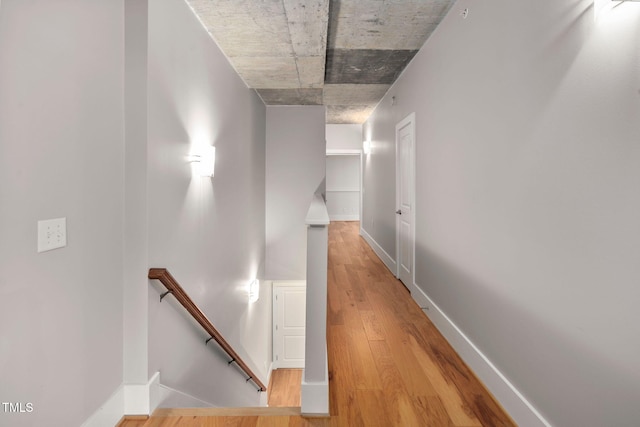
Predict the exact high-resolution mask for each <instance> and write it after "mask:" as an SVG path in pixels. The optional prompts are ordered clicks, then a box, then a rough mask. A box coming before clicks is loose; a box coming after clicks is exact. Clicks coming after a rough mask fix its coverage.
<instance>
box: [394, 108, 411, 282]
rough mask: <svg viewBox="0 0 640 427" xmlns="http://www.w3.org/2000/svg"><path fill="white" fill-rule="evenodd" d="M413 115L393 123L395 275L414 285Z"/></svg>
mask: <svg viewBox="0 0 640 427" xmlns="http://www.w3.org/2000/svg"><path fill="white" fill-rule="evenodd" d="M414 144H415V115H414V114H411V115H409V116H408V117H407V118H406V119H404V120H402V121H401V122H400V123H398V124H397V125H396V200H397V205H396V206H397V210H396V217H397V221H396V224H397V226H396V243H397V265H398V277H399V278H400V280H401V281H402V283H404V284H405V285H406V286H407V287H408V288H409V289H411V287H412V286H413V267H414V265H413V260H414V253H413V251H414V232H413V223H414V198H415V197H414V170H413V165H414Z"/></svg>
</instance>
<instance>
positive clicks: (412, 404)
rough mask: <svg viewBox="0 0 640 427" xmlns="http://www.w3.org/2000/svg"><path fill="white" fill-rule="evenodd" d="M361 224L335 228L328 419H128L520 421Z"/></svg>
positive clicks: (200, 413) (159, 416) (358, 425)
mask: <svg viewBox="0 0 640 427" xmlns="http://www.w3.org/2000/svg"><path fill="white" fill-rule="evenodd" d="M358 227H359V223H357V222H335V223H332V224H331V225H330V227H329V274H328V277H329V279H328V293H329V295H328V310H327V311H328V313H327V343H328V352H329V378H330V383H329V388H330V410H331V417H330V418H316V419H306V418H303V417H301V416H300V415H299V408H268V409H269V410H272V411H273V410H277V411H280V412H278V414H279V415H265V410H264V409H249V410H245V412H244V414H245V415H244V416H242V415H241V413H239V412H238V410H235V412H233V411H234V410H224V411H223V412H219V411H218V412H215V411H212V410H206V409H205V410H197V409H196V410H174V411H171V410H164V411H162V410H161V411H157V412H156V413H155V414H154V416H153V417H151V418H150V419H149V420H148V421H146V423H144V424H133V423H132V424H129V423H128V422H125V423H124V424H123V426H126V427H140V426H144V427H173V426H185V427H196V426H207V427H218V426H220V427H222V426H225V427H227V426H242V427H254V426H257V427H266V426H273V427H278V426H288V427H294V426H295V427H298V426H313V427H371V426H374V427H375V426H380V427H389V426H398V427H414V426H415V427H421V426H434V427H440V426H447V427H472V426H514V425H515V423H513V421H512V420H511V419H510V418H509V416H508V415H507V414H506V413H505V412H504V411H503V410H502V409H501V407H500V406H499V405H498V404H497V403H496V402H495V400H494V399H493V398H492V396H491V395H490V394H489V393H488V392H487V391H486V390H485V388H484V387H483V386H482V384H481V383H480V382H479V381H478V380H477V379H476V377H475V376H474V374H473V373H472V372H471V371H470V370H469V368H468V367H467V366H466V365H465V364H464V363H463V362H462V360H461V359H460V358H459V357H458V355H457V354H456V353H455V352H454V351H453V349H452V348H451V346H450V345H449V344H448V343H447V341H446V340H445V339H444V338H443V337H442V336H441V335H440V333H439V332H438V331H437V330H436V328H435V327H434V326H433V324H432V323H431V322H430V321H429V319H428V318H427V317H426V316H425V315H424V313H423V312H422V311H421V310H420V308H419V307H418V306H417V305H416V304H415V302H414V301H413V300H412V299H411V296H410V294H409V292H408V291H407V289H406V288H405V287H404V286H403V285H402V283H401V282H399V281H398V280H396V279H395V278H394V277H393V275H392V274H391V273H390V272H389V270H387V268H386V267H385V266H384V265H383V264H382V262H381V261H380V260H379V259H378V258H377V257H376V255H375V254H374V253H373V251H372V250H371V249H370V248H369V246H368V245H367V244H366V243H365V242H364V240H362V238H360V237H359V235H358ZM207 411H208V412H207ZM252 411H253V412H252ZM229 414H234V415H229ZM214 415H217V416H214Z"/></svg>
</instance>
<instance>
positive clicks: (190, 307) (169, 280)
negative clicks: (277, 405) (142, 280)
mask: <svg viewBox="0 0 640 427" xmlns="http://www.w3.org/2000/svg"><path fill="white" fill-rule="evenodd" d="M149 279H155V280H159V281H160V282H161V283H162V284H163V285H164V287H165V288H167V290H168V291H169V292H170V293H171V294H172V295H173V296H174V297H175V298H176V299H177V300H178V302H179V303H180V304H182V306H183V307H184V308H185V309H186V310H187V311H188V312H189V314H191V316H193V318H194V319H195V320H196V321H197V322H198V323H199V324H200V326H202V327H203V328H204V330H205V331H207V333H208V334H209V335H210V336H211V338H213V339H214V340H216V342H217V343H218V344H219V345H220V347H221V348H222V349H223V350H224V351H226V352H227V354H228V355H229V357H231V362H235V363H236V364H237V365H238V366H239V367H240V369H242V370H243V371H244V372H245V374H247V375H248V376H249V378H247V381H249V380H251V381H253V382H254V383H255V384H256V385H257V386H258V387H260V390H259V391H266V390H267V388H266V387H265V386H264V384H262V382H261V381H260V380H259V379H258V378H257V377H256V375H255V374H254V373H253V371H252V370H251V369H250V368H249V367H248V366H247V364H246V363H244V361H243V360H242V358H241V357H240V356H239V355H238V353H236V352H235V350H234V349H233V347H231V345H230V344H229V343H228V342H227V341H226V340H225V339H224V338H223V337H222V335H221V334H220V332H218V330H217V329H216V328H215V327H214V326H213V324H212V323H211V321H210V320H209V319H207V316H205V315H204V313H203V312H202V311H201V310H200V309H199V308H198V306H197V305H196V304H195V303H194V302H193V300H192V299H191V298H189V295H187V293H186V292H185V291H184V289H182V286H180V285H179V284H178V282H177V281H176V279H174V278H173V276H172V275H171V273H169V271H167V269H166V268H150V269H149ZM207 342H208V340H207ZM231 362H229V363H231Z"/></svg>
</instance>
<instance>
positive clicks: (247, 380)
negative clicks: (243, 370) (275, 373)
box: [244, 377, 253, 383]
mask: <svg viewBox="0 0 640 427" xmlns="http://www.w3.org/2000/svg"><path fill="white" fill-rule="evenodd" d="M252 379H253V377H249V378H247V379H246V380H244V382H245V383H248V382H249V380H252Z"/></svg>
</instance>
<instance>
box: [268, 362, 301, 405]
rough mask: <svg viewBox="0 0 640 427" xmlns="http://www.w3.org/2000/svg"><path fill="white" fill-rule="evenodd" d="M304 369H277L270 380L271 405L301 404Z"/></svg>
mask: <svg viewBox="0 0 640 427" xmlns="http://www.w3.org/2000/svg"><path fill="white" fill-rule="evenodd" d="M301 384H302V369H276V370H274V371H273V372H271V379H270V380H269V402H268V405H269V406H271V407H291V406H300V388H301V387H300V385H301Z"/></svg>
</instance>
